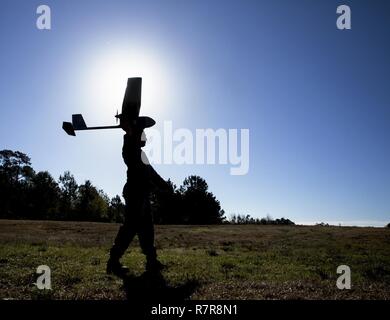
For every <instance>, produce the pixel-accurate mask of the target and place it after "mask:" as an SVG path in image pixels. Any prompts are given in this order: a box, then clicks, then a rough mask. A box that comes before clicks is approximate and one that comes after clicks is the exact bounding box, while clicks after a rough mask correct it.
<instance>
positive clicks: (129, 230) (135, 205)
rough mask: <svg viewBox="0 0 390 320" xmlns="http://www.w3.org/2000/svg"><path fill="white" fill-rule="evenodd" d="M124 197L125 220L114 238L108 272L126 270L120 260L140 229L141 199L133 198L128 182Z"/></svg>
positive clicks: (124, 189)
mask: <svg viewBox="0 0 390 320" xmlns="http://www.w3.org/2000/svg"><path fill="white" fill-rule="evenodd" d="M123 197H124V198H125V221H124V223H123V225H122V226H121V227H120V228H119V231H118V234H117V236H116V238H115V240H114V244H113V246H112V248H111V250H110V258H109V260H108V262H107V272H108V273H119V272H122V271H126V270H125V269H127V268H123V266H122V265H121V263H120V262H119V260H120V259H121V257H122V256H123V254H124V253H125V251H126V250H127V248H128V247H129V245H130V243H131V241H132V240H133V238H134V236H135V235H136V233H137V230H138V224H139V221H138V219H134V218H133V217H137V216H138V215H139V213H140V212H141V207H140V203H141V202H140V201H136V199H137V198H136V197H135V198H134V199H131V191H129V188H127V184H126V185H125V187H124V188H123Z"/></svg>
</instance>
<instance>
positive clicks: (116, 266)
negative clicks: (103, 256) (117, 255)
mask: <svg viewBox="0 0 390 320" xmlns="http://www.w3.org/2000/svg"><path fill="white" fill-rule="evenodd" d="M106 272H107V274H114V275H116V276H123V275H125V274H126V273H127V272H129V268H128V267H126V266H124V265H122V264H121V263H120V262H119V260H113V259H111V258H110V259H108V261H107V269H106Z"/></svg>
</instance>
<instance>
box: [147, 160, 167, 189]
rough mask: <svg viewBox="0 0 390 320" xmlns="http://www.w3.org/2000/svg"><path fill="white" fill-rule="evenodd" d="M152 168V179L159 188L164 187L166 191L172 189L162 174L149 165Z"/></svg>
mask: <svg viewBox="0 0 390 320" xmlns="http://www.w3.org/2000/svg"><path fill="white" fill-rule="evenodd" d="M149 169H150V180H151V182H152V184H153V185H154V186H156V187H157V188H158V189H162V190H164V191H170V187H169V184H168V182H166V181H165V180H164V179H163V178H161V176H160V175H159V174H158V173H157V172H156V170H154V168H153V167H152V166H151V165H149Z"/></svg>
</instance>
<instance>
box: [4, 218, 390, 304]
mask: <svg viewBox="0 0 390 320" xmlns="http://www.w3.org/2000/svg"><path fill="white" fill-rule="evenodd" d="M118 227H119V225H117V224H108V223H89V222H56V221H12V220H0V245H1V246H0V298H1V299H126V298H129V299H131V298H132V297H139V298H140V297H143V295H144V296H145V297H151V295H154V297H157V298H158V297H159V295H161V296H164V297H167V296H169V295H170V296H171V297H174V298H177V299H390V229H385V228H352V227H320V226H255V225H245V226H234V225H221V226H156V246H157V249H158V252H159V256H160V259H161V261H162V262H163V263H165V264H166V265H167V266H168V269H167V270H164V271H163V273H162V276H161V277H158V278H153V277H149V276H148V275H147V274H144V273H143V269H144V262H145V261H144V256H143V255H142V254H141V252H140V250H139V248H138V242H137V241H135V242H134V243H133V244H132V246H131V247H130V249H129V250H128V252H127V254H126V255H125V257H124V259H123V261H124V262H125V264H126V265H128V266H129V267H130V268H131V274H130V275H129V276H128V277H127V278H126V279H120V278H117V277H115V276H111V275H106V274H105V263H106V260H107V252H108V250H109V247H110V244H111V243H112V241H113V239H114V237H115V234H116V232H117V230H118ZM342 264H345V265H348V266H349V267H350V268H351V272H352V288H351V289H350V290H339V289H337V287H336V280H337V277H338V276H339V275H338V274H337V273H336V269H337V266H339V265H342ZM39 265H48V266H49V267H50V268H51V276H52V290H38V289H37V288H36V286H35V285H34V282H35V281H36V278H37V274H36V273H35V272H36V268H37V267H38V266H39Z"/></svg>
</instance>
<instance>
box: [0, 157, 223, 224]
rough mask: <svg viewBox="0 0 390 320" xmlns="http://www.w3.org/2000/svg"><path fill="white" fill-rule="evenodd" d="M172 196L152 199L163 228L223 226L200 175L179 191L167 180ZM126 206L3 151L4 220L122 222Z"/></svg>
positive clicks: (0, 209)
mask: <svg viewBox="0 0 390 320" xmlns="http://www.w3.org/2000/svg"><path fill="white" fill-rule="evenodd" d="M168 183H169V184H170V186H171V190H170V192H158V190H157V191H155V192H153V193H152V195H151V205H152V212H153V215H154V219H155V222H156V223H159V224H219V223H222V222H223V221H224V219H225V218H224V211H223V210H222V209H221V205H220V202H219V201H218V200H217V199H216V198H215V196H214V195H213V194H212V193H211V192H209V191H208V185H207V183H206V181H205V180H204V179H202V178H201V177H199V176H189V177H188V178H186V179H185V180H184V182H183V184H182V185H181V186H180V187H176V186H175V185H174V184H173V183H172V182H170V181H169V180H168ZM124 213H125V206H124V203H123V202H122V199H121V197H119V196H118V195H117V196H115V197H113V198H109V197H108V195H107V194H106V193H105V192H104V191H103V190H101V189H98V188H97V187H95V186H94V185H93V184H92V183H91V181H89V180H87V181H85V182H84V183H83V184H80V185H79V184H78V183H77V182H76V180H75V178H74V176H73V175H72V174H71V173H70V172H69V171H66V172H64V173H63V174H62V175H61V176H60V177H59V179H58V181H56V180H55V179H54V178H53V177H52V175H51V174H50V173H49V172H47V171H39V172H35V170H34V169H33V168H32V166H31V160H30V158H29V157H28V156H27V155H26V154H24V153H22V152H19V151H12V150H2V151H0V218H7V219H43V220H73V221H106V222H122V221H123V217H124Z"/></svg>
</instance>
